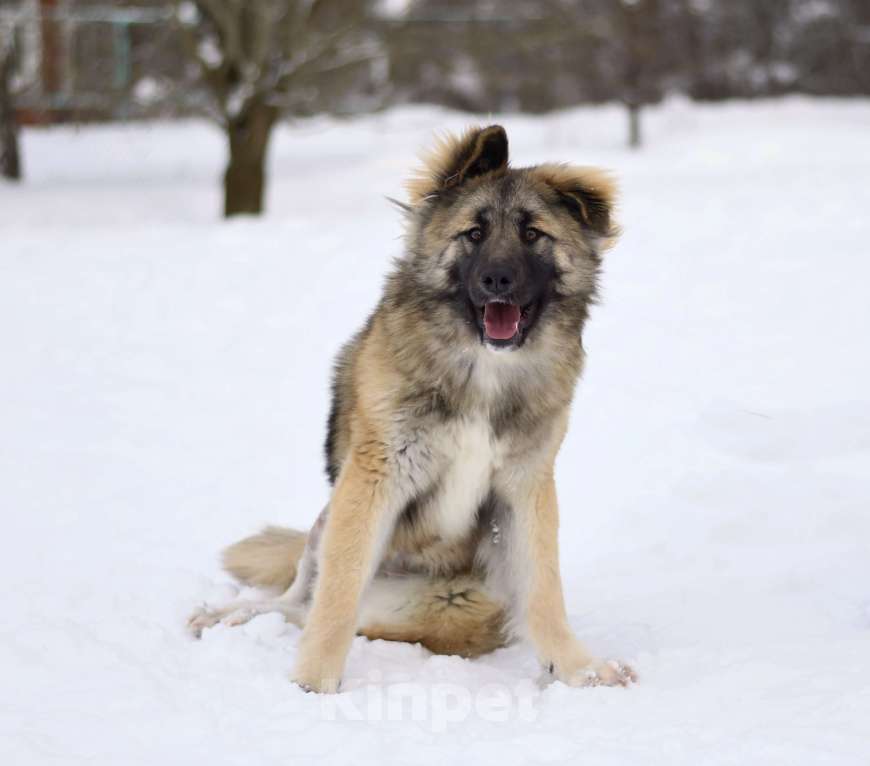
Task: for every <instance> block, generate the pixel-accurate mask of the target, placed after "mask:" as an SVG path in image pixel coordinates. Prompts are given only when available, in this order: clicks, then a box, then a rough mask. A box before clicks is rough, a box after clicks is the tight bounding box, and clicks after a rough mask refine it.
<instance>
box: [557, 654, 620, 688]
mask: <svg viewBox="0 0 870 766" xmlns="http://www.w3.org/2000/svg"><path fill="white" fill-rule="evenodd" d="M560 680H563V681H564V682H565V683H566V684H568V685H569V686H628V685H629V684H633V683H635V682H636V681H637V673H635V672H634V670H633V669H632V668H631V667H630V666H629V665H626V664H625V663H624V662H618V661H617V660H596V661H595V662H590V663H589V664H588V665H586V667H583V668H579V669H577V670H575V671H573V672H572V673H571V674H570V675H569V676H568V677H567V678H563V679H560Z"/></svg>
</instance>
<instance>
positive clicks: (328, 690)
mask: <svg viewBox="0 0 870 766" xmlns="http://www.w3.org/2000/svg"><path fill="white" fill-rule="evenodd" d="M341 664H342V663H338V662H332V661H330V660H329V659H328V658H324V657H313V658H300V659H299V660H298V661H297V663H296V667H295V669H294V670H293V675H292V679H291V680H292V681H293V683H294V684H296V685H297V686H298V687H299V688H300V689H302V690H303V691H306V692H317V693H318V694H335V693H337V692H338V690H339V688H340V686H341V670H342V668H341Z"/></svg>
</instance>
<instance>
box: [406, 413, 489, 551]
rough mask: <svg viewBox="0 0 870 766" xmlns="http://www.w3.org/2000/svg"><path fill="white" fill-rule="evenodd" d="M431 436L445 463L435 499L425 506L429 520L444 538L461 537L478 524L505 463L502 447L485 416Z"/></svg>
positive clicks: (432, 498)
mask: <svg viewBox="0 0 870 766" xmlns="http://www.w3.org/2000/svg"><path fill="white" fill-rule="evenodd" d="M431 438H432V439H433V442H434V443H433V447H434V451H435V452H436V453H438V454H439V455H440V456H441V458H442V460H443V462H442V464H441V465H442V469H441V471H440V472H439V474H440V475H439V476H438V479H437V481H436V483H435V485H434V492H433V494H432V496H431V499H430V500H429V502H427V503H426V506H425V508H424V509H422V510H423V511H424V513H425V516H426V522H425V523H427V525H428V526H429V527H430V529H431V531H432V532H433V533H435V534H437V535H438V536H439V537H441V538H442V539H443V540H452V539H457V538H460V537H463V536H465V535H466V534H468V532H469V531H470V530H471V527H472V526H473V524H474V521H475V516H476V513H477V509H478V507H479V506H480V503H481V502H482V501H483V499H484V498H485V497H486V495H487V493H488V492H489V489H490V484H491V481H492V474H493V471H494V470H495V469H496V468H497V467H498V465H499V464H500V462H501V449H500V447H499V444H498V441H497V440H496V439H495V437H494V435H493V433H492V429H491V428H490V425H489V423H488V422H487V421H486V420H485V419H484V418H463V419H461V420H457V421H454V422H451V423H449V424H447V425H445V426H444V427H442V428H439V429H438V430H437V431H435V432H434V433H433V434H432V435H431Z"/></svg>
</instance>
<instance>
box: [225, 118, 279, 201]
mask: <svg viewBox="0 0 870 766" xmlns="http://www.w3.org/2000/svg"><path fill="white" fill-rule="evenodd" d="M276 116H277V112H276V110H275V109H274V108H273V107H271V106H269V105H267V104H264V103H263V102H262V101H252V102H250V103H249V104H248V105H247V106H246V107H245V109H244V110H243V111H242V113H241V114H239V115H238V116H237V117H234V118H232V119H231V120H230V121H229V123H228V124H227V127H226V131H227V138H228V139H229V149H230V160H229V164H228V165H227V169H226V173H225V174H224V216H226V217H227V218H229V217H230V216H233V215H244V214H248V215H259V214H260V213H261V212H263V191H264V186H265V180H266V153H267V150H268V148H269V137H270V135H271V133H272V126H273V125H274V124H275V118H276Z"/></svg>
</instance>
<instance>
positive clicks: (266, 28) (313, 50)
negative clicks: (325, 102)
mask: <svg viewBox="0 0 870 766" xmlns="http://www.w3.org/2000/svg"><path fill="white" fill-rule="evenodd" d="M368 5H369V3H368V2H367V0H194V2H188V1H185V2H181V3H179V5H178V14H177V19H178V27H179V29H180V30H181V33H182V39H183V41H184V44H185V49H186V51H187V52H188V54H189V55H190V57H191V58H192V59H193V60H194V61H195V62H196V67H197V70H198V77H199V79H200V81H201V82H202V83H203V84H204V85H205V89H204V90H205V93H206V103H205V104H204V106H205V107H206V110H207V111H208V113H209V114H210V115H211V116H212V117H213V118H214V119H215V120H216V121H217V122H218V123H219V124H220V125H221V127H222V128H223V130H224V131H225V133H226V136H227V141H228V146H229V162H228V164H227V168H226V173H225V175H224V214H225V215H226V216H232V215H236V214H239V213H254V214H257V213H260V212H261V211H262V209H263V191H264V184H265V163H266V155H267V151H268V147H269V139H270V136H271V134H272V128H273V127H274V125H275V123H276V121H277V120H278V118H279V117H280V116H281V115H282V114H294V113H295V114H298V113H304V112H306V111H310V108H307V107H308V102H309V101H311V100H312V99H317V98H318V96H319V95H320V93H321V91H322V90H324V89H327V88H329V87H331V86H332V85H333V84H334V83H335V81H336V80H341V78H342V76H343V75H345V76H346V75H347V73H348V72H350V71H353V70H354V69H358V68H360V67H362V66H364V65H366V64H367V63H371V61H372V60H373V59H374V58H375V57H376V55H377V49H376V43H375V40H374V37H373V35H372V32H371V29H370V28H369V27H368V25H367V23H366V21H367V13H366V11H367V9H368Z"/></svg>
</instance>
